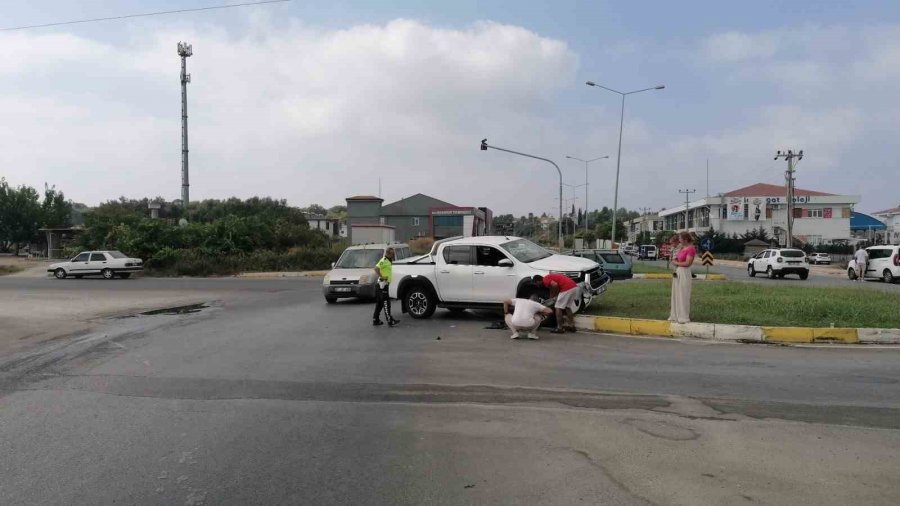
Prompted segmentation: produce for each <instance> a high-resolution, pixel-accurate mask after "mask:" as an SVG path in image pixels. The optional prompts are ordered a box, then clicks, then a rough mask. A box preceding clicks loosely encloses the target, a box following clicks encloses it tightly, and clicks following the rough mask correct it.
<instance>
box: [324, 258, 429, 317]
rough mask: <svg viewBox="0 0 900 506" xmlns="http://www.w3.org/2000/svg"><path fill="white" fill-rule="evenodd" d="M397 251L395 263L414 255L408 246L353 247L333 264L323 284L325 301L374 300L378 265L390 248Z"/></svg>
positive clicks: (330, 302) (331, 302)
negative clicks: (352, 298) (376, 266)
mask: <svg viewBox="0 0 900 506" xmlns="http://www.w3.org/2000/svg"><path fill="white" fill-rule="evenodd" d="M389 247H390V248H394V255H395V257H394V260H403V259H404V258H407V257H409V256H410V255H411V253H410V251H409V246H408V245H406V244H401V243H397V244H384V243H382V244H360V245H358V246H350V247H349V248H347V249H345V250H344V252H343V253H341V257H340V258H338V260H337V262H335V263H333V264H331V271H329V272H328V274H327V275H326V276H325V279H324V280H323V281H322V295H324V296H325V302H328V303H329V304H333V303H335V302H337V300H338V299H345V298H350V297H360V298H364V299H374V298H375V288H376V286H377V284H378V283H377V282H378V280H377V279H375V271H374V269H375V264H377V263H378V261H379V260H381V258H382V257H383V256H384V252H385V251H386V250H387V249H388V248H389Z"/></svg>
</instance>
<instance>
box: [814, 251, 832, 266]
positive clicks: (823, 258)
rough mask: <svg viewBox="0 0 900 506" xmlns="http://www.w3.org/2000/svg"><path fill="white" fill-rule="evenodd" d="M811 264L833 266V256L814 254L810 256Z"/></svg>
mask: <svg viewBox="0 0 900 506" xmlns="http://www.w3.org/2000/svg"><path fill="white" fill-rule="evenodd" d="M809 263H811V264H813V265H818V264H825V265H831V255H829V254H828V253H813V254H811V255H809Z"/></svg>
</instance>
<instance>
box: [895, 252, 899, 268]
mask: <svg viewBox="0 0 900 506" xmlns="http://www.w3.org/2000/svg"><path fill="white" fill-rule="evenodd" d="M894 267H900V253H894Z"/></svg>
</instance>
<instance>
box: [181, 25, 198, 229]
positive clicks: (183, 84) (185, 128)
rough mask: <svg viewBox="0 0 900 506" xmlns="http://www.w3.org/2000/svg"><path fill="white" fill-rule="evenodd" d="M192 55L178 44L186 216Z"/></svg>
mask: <svg viewBox="0 0 900 506" xmlns="http://www.w3.org/2000/svg"><path fill="white" fill-rule="evenodd" d="M193 54H194V48H193V46H191V45H190V44H188V43H186V42H179V43H178V56H180V57H181V206H182V208H183V209H184V211H185V213H184V214H185V216H186V215H187V209H188V203H190V201H191V200H190V186H191V184H190V177H189V176H188V116H187V85H188V83H189V82H191V75H190V74H188V73H187V59H188V57H189V56H192V55H193Z"/></svg>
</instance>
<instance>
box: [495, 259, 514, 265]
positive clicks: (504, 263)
mask: <svg viewBox="0 0 900 506" xmlns="http://www.w3.org/2000/svg"><path fill="white" fill-rule="evenodd" d="M497 266H498V267H512V266H513V263H512V260H510V259H508V258H504V259H503V260H500V261H499V262H497Z"/></svg>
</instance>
